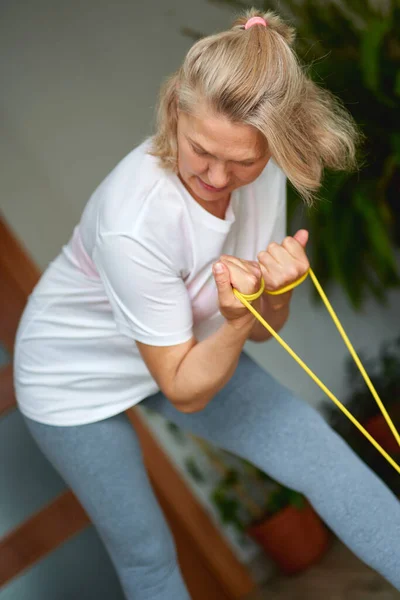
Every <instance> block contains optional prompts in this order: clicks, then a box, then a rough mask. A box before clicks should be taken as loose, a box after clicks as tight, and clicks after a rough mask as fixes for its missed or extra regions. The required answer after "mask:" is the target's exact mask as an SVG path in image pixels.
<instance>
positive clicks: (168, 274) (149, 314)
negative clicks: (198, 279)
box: [93, 234, 193, 346]
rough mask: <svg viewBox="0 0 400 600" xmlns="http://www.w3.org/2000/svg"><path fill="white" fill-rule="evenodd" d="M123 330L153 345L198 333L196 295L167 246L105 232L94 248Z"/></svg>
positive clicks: (119, 327) (183, 338)
mask: <svg viewBox="0 0 400 600" xmlns="http://www.w3.org/2000/svg"><path fill="white" fill-rule="evenodd" d="M93 261H94V263H95V265H96V268H97V270H98V272H99V275H100V278H101V280H102V283H103V285H104V288H105V292H106V294H107V297H108V300H109V302H110V304H111V307H112V310H113V313H114V317H115V321H116V325H117V328H118V330H119V331H120V332H121V333H122V334H124V335H127V336H129V337H131V338H133V339H134V340H137V341H139V342H143V343H144V344H149V345H153V346H169V345H175V344H180V343H183V342H186V341H188V340H189V339H190V338H191V337H192V326H193V322H192V309H191V303H190V298H189V295H188V292H187V289H186V286H185V284H184V281H183V279H182V277H181V275H180V273H179V269H178V268H176V267H175V266H174V265H173V264H172V263H171V257H170V256H167V248H166V249H165V252H163V249H162V248H160V247H159V246H157V244H152V243H151V240H148V239H147V238H146V237H144V238H143V239H141V238H140V236H138V237H131V236H127V235H124V234H105V235H102V236H100V238H99V240H98V242H97V243H96V247H95V250H94V252H93Z"/></svg>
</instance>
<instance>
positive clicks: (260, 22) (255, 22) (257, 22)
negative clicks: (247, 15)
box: [244, 17, 267, 29]
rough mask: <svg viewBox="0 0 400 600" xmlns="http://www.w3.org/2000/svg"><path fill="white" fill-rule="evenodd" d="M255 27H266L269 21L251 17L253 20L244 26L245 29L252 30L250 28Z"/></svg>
mask: <svg viewBox="0 0 400 600" xmlns="http://www.w3.org/2000/svg"><path fill="white" fill-rule="evenodd" d="M253 25H263V26H264V27H266V26H267V21H266V20H265V19H263V18H262V17H251V19H249V20H248V21H247V23H246V25H245V26H244V28H245V29H250V27H253Z"/></svg>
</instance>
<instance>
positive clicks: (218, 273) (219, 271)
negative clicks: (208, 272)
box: [213, 261, 232, 306]
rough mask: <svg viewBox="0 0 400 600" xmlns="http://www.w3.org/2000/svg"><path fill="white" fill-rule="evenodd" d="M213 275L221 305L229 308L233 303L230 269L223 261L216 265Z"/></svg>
mask: <svg viewBox="0 0 400 600" xmlns="http://www.w3.org/2000/svg"><path fill="white" fill-rule="evenodd" d="M213 275H214V279H215V283H216V285H217V291H218V298H219V303H220V304H221V305H222V306H229V303H230V302H232V286H231V277H230V273H229V269H228V267H227V266H226V265H224V263H223V262H221V261H219V262H217V263H215V264H214V265H213Z"/></svg>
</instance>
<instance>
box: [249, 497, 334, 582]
mask: <svg viewBox="0 0 400 600" xmlns="http://www.w3.org/2000/svg"><path fill="white" fill-rule="evenodd" d="M248 533H249V534H250V535H251V536H252V537H253V538H254V539H255V540H256V541H257V542H258V543H259V544H260V545H261V546H262V547H263V548H264V550H265V552H266V553H267V554H268V555H269V556H270V558H272V560H273V561H274V562H275V563H276V564H277V566H278V568H279V569H280V570H281V571H282V572H283V573H286V574H287V575H294V574H295V573H300V572H301V571H304V570H306V569H308V568H309V567H311V566H312V565H313V564H315V563H317V562H318V561H319V560H320V559H321V558H322V556H323V555H324V554H325V552H326V550H327V548H328V546H329V541H330V535H329V532H328V530H327V528H326V527H325V525H324V523H323V522H322V521H321V519H320V518H319V516H318V515H317V513H316V512H315V511H314V509H313V508H312V506H311V505H310V504H308V503H307V504H306V505H305V506H304V508H303V509H298V508H296V507H294V506H287V507H286V508H284V509H283V510H281V511H280V512H278V513H276V514H275V515H273V516H272V517H268V518H266V519H265V520H264V521H262V522H258V523H256V524H254V525H252V526H251V527H249V529H248Z"/></svg>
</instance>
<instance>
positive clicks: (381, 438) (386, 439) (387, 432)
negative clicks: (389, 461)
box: [364, 410, 399, 454]
mask: <svg viewBox="0 0 400 600" xmlns="http://www.w3.org/2000/svg"><path fill="white" fill-rule="evenodd" d="M388 412H389V413H390V411H388ZM398 412H399V411H398V410H397V414H398ZM393 413H395V411H393V410H392V412H391V414H390V416H391V417H392V421H393V423H394V424H395V425H396V420H395V419H394V416H395V414H393ZM396 416H397V415H396ZM364 427H365V429H366V430H367V431H368V433H369V434H371V435H372V437H373V438H374V439H375V440H376V441H377V442H378V444H380V445H381V446H382V448H383V449H384V450H386V452H388V453H389V454H396V453H398V452H399V446H398V445H397V442H396V438H395V437H394V435H393V433H392V431H391V429H390V427H389V425H388V424H387V423H386V420H385V417H384V416H383V415H382V414H379V415H376V416H375V417H371V419H368V421H367V422H366V423H365V425H364Z"/></svg>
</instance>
